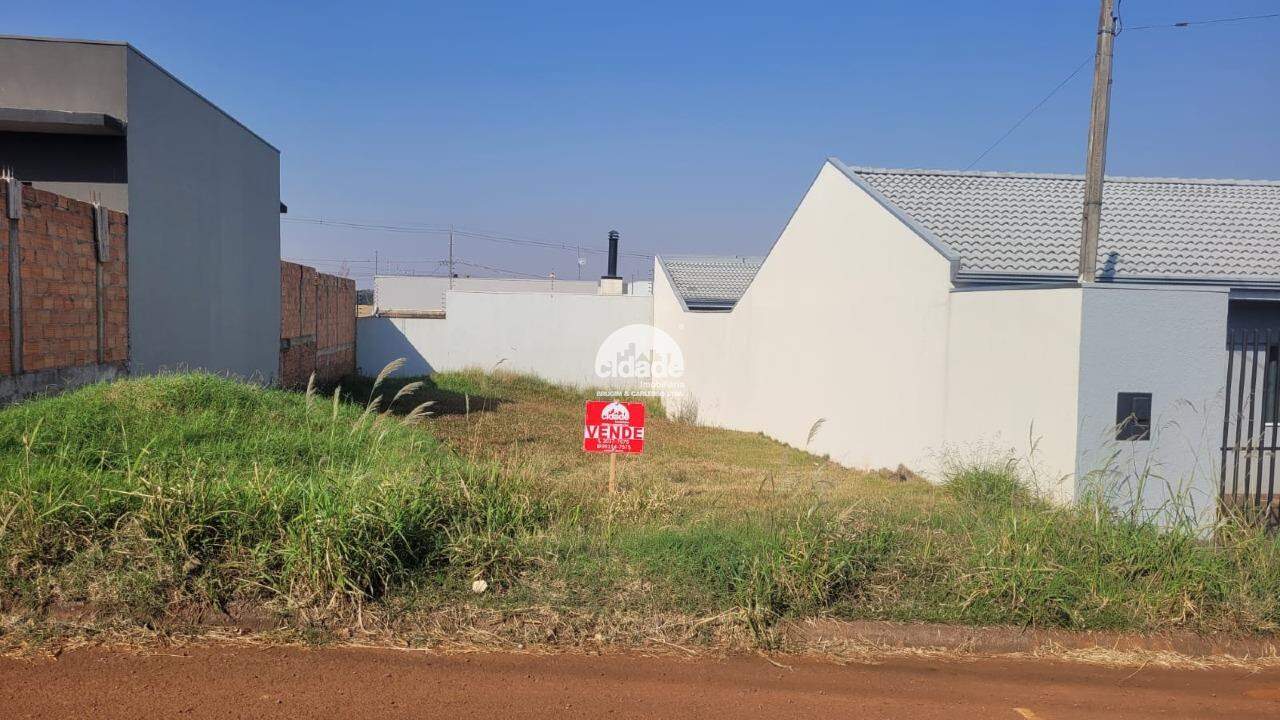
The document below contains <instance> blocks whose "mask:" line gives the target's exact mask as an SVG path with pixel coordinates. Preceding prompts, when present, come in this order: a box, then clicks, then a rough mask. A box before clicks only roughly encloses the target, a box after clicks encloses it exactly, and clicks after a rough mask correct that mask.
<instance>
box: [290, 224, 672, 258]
mask: <svg viewBox="0 0 1280 720" xmlns="http://www.w3.org/2000/svg"><path fill="white" fill-rule="evenodd" d="M280 220H281V221H282V222H289V223H295V224H304V225H325V226H332V227H343V228H350V229H353V230H374V231H377V232H391V233H406V234H410V235H448V234H449V233H450V228H447V227H436V226H431V225H389V224H377V223H359V222H352V221H350V220H335V219H331V218H309V217H290V218H280ZM452 232H453V233H454V234H455V235H460V236H463V237H468V238H472V239H476V240H486V241H489V242H498V243H506V244H509V245H525V246H530V247H543V248H548V249H552V250H564V251H566V252H573V253H575V254H576V253H578V252H579V246H577V245H569V244H568V243H561V242H554V241H550V240H535V239H532V238H524V237H516V236H513V235H501V234H498V233H492V232H485V231H481V230H466V229H457V228H454V229H453V230H452ZM581 250H582V251H583V252H591V253H597V254H607V253H608V251H607V250H599V249H596V248H591V247H587V248H581ZM621 254H622V255H626V256H628V257H633V258H640V259H644V260H651V259H653V254H652V253H644V252H635V251H631V252H623V253H621Z"/></svg>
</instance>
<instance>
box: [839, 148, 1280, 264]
mask: <svg viewBox="0 0 1280 720" xmlns="http://www.w3.org/2000/svg"><path fill="white" fill-rule="evenodd" d="M833 162H834V163H837V164H838V161H833ZM842 169H843V170H844V171H845V172H846V173H847V174H849V175H850V177H851V178H853V179H854V180H855V182H859V181H860V184H862V185H864V187H867V188H869V189H870V190H871V191H872V192H873V194H874V195H879V196H880V198H881V199H882V200H883V201H887V203H888V204H889V205H890V206H891V209H892V208H896V209H897V210H898V211H900V212H901V213H903V214H905V215H906V216H907V217H908V218H909V219H910V220H913V221H915V223H917V224H918V225H919V226H921V227H922V228H923V229H924V230H925V231H927V233H929V234H931V235H933V237H934V239H936V240H937V241H938V242H939V243H940V244H941V245H942V246H944V247H945V248H947V249H949V250H950V251H952V252H953V253H954V254H955V255H957V256H958V257H959V270H958V273H957V277H958V279H960V280H970V281H991V280H1002V279H1009V280H1038V279H1044V280H1054V279H1063V278H1074V277H1075V276H1076V273H1077V265H1078V261H1079V247H1080V218H1081V207H1082V205H1083V202H1084V177H1083V176H1080V175H1054V174H1034V173H992V172H956V171H947V170H891V169H883V168H866V167H848V166H844V167H842ZM1098 274H1099V277H1100V278H1101V279H1111V280H1160V281H1190V282H1202V283H1214V284H1235V285H1280V182H1275V181H1266V180H1198V179H1185V178H1131V177H1108V178H1107V180H1106V183H1105V184H1104V190H1103V206H1102V231H1101V237H1100V238H1099V242H1098Z"/></svg>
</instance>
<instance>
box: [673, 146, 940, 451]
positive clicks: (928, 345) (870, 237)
mask: <svg viewBox="0 0 1280 720" xmlns="http://www.w3.org/2000/svg"><path fill="white" fill-rule="evenodd" d="M949 290H950V262H949V261H948V260H947V258H945V257H943V256H942V255H941V254H940V253H939V252H938V251H937V250H935V249H934V248H933V247H932V246H930V245H928V244H927V243H925V242H923V241H922V240H921V239H920V238H919V237H918V236H917V235H916V234H915V233H914V232H913V231H912V230H911V229H910V228H908V227H907V226H906V225H904V224H903V223H902V222H901V221H900V220H899V219H898V218H897V217H895V216H894V215H893V214H892V213H890V212H889V211H888V210H886V209H885V208H884V207H883V206H882V205H880V204H879V203H878V202H877V201H876V200H875V199H873V198H872V197H871V196H869V195H868V194H866V193H865V192H863V191H862V190H861V189H859V188H858V187H857V186H855V185H854V184H853V183H852V182H851V181H850V180H849V179H848V178H847V177H846V176H845V175H844V174H843V173H842V172H841V171H840V170H838V169H837V168H835V167H834V166H833V165H831V164H830V163H828V164H825V165H824V166H823V168H822V170H821V171H820V172H819V174H818V177H817V178H816V179H815V180H814V183H813V185H812V186H811V187H810V188H809V191H808V193H807V194H806V195H805V197H804V199H803V201H802V202H801V203H800V206H799V208H798V209H797V210H796V212H795V214H794V215H793V216H792V218H791V220H790V222H789V223H788V224H787V226H786V228H785V229H784V230H783V232H782V234H781V236H780V237H779V238H778V241H777V243H776V244H775V245H774V247H773V250H772V251H771V252H770V254H769V257H768V259H767V260H766V261H765V263H764V265H763V266H762V267H761V269H760V271H759V273H758V274H757V275H756V277H755V280H754V281H753V282H752V284H751V287H750V288H749V289H748V290H747V292H746V294H745V295H744V296H743V297H742V299H741V300H740V301H739V302H738V304H737V306H736V307H735V308H734V309H733V310H732V311H731V312H727V313H721V314H714V313H690V312H685V311H684V310H683V309H682V308H681V306H680V304H679V302H678V300H677V299H676V298H675V297H674V294H673V293H672V291H671V287H670V282H669V280H668V279H667V278H664V277H663V271H662V269H661V268H660V267H659V268H658V269H657V270H656V271H655V283H654V319H655V325H656V326H657V327H658V328H660V329H662V330H665V331H666V332H668V333H669V334H671V335H672V337H674V338H675V340H676V341H677V342H678V343H679V344H680V347H681V349H682V350H683V352H684V355H685V366H686V374H685V385H686V390H687V392H688V394H689V396H690V397H691V398H692V399H693V400H694V401H696V404H697V410H698V417H699V420H700V421H701V422H706V423H710V424H713V425H719V426H723V427H729V428H735V429H741V430H752V431H761V432H764V433H765V434H767V435H770V436H772V437H774V438H777V439H779V440H782V441H783V442H787V443H790V444H792V445H795V446H800V447H804V446H805V445H806V440H807V436H808V434H809V431H810V429H811V428H812V427H813V426H814V424H815V422H816V421H818V420H819V419H821V420H823V423H822V425H821V427H820V428H819V430H818V431H817V433H816V434H815V435H814V438H813V441H812V443H810V444H809V449H810V450H812V451H814V452H818V453H827V454H830V455H831V457H832V458H833V459H835V460H837V461H839V462H841V463H844V464H846V465H851V466H859V467H879V466H890V467H893V466H897V465H898V464H899V463H906V464H908V465H909V466H912V467H924V466H925V465H926V464H927V463H928V462H929V461H930V460H931V458H930V452H929V450H930V449H932V448H938V447H940V446H941V443H942V440H943V408H944V398H945V376H946V372H945V368H946V365H945V363H946V338H947V298H948V293H949Z"/></svg>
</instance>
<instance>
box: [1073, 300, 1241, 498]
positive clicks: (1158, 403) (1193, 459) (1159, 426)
mask: <svg viewBox="0 0 1280 720" xmlns="http://www.w3.org/2000/svg"><path fill="white" fill-rule="evenodd" d="M1228 298H1229V293H1228V292H1227V290H1226V289H1225V288H1187V287H1169V286H1135V285H1109V284H1097V285H1091V286H1087V287H1086V288H1084V290H1083V299H1084V304H1083V331H1082V335H1081V341H1080V358H1081V360H1080V395H1079V408H1080V409H1079V412H1078V415H1079V423H1080V431H1079V437H1080V441H1079V443H1080V448H1079V457H1078V460H1077V463H1076V477H1077V483H1078V488H1077V492H1076V496H1077V497H1081V496H1083V494H1084V493H1085V492H1087V491H1088V490H1090V489H1092V488H1094V487H1097V486H1098V485H1099V484H1100V483H1101V484H1102V485H1104V486H1105V487H1106V488H1107V491H1108V493H1109V494H1110V497H1111V500H1112V503H1113V504H1115V505H1118V506H1126V507H1127V506H1131V505H1133V504H1134V503H1137V504H1138V505H1139V507H1140V508H1141V509H1142V510H1144V511H1148V512H1166V511H1168V510H1169V509H1171V508H1173V507H1174V506H1175V504H1176V506H1178V507H1180V508H1183V509H1187V508H1190V509H1192V510H1193V511H1194V513H1195V514H1196V515H1197V516H1198V517H1199V519H1200V520H1202V521H1204V520H1209V519H1211V518H1212V516H1213V514H1214V511H1215V509H1216V507H1215V501H1216V498H1217V494H1218V475H1217V473H1218V469H1219V467H1220V465H1219V463H1220V459H1221V454H1220V453H1221V442H1222V435H1221V434H1222V417H1223V407H1222V400H1223V396H1224V394H1225V391H1226V380H1225V375H1226V363H1227V350H1226V336H1227V330H1226V328H1227V305H1228ZM1120 392H1149V393H1151V395H1152V397H1151V401H1152V405H1151V410H1152V412H1151V414H1152V430H1151V439H1150V440H1147V441H1117V440H1116V439H1115V430H1114V428H1115V423H1116V395H1117V393H1120ZM1174 501H1176V503H1175V502H1174Z"/></svg>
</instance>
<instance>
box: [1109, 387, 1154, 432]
mask: <svg viewBox="0 0 1280 720" xmlns="http://www.w3.org/2000/svg"><path fill="white" fill-rule="evenodd" d="M1150 439H1151V393H1139V392H1122V393H1117V394H1116V440H1150Z"/></svg>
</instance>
